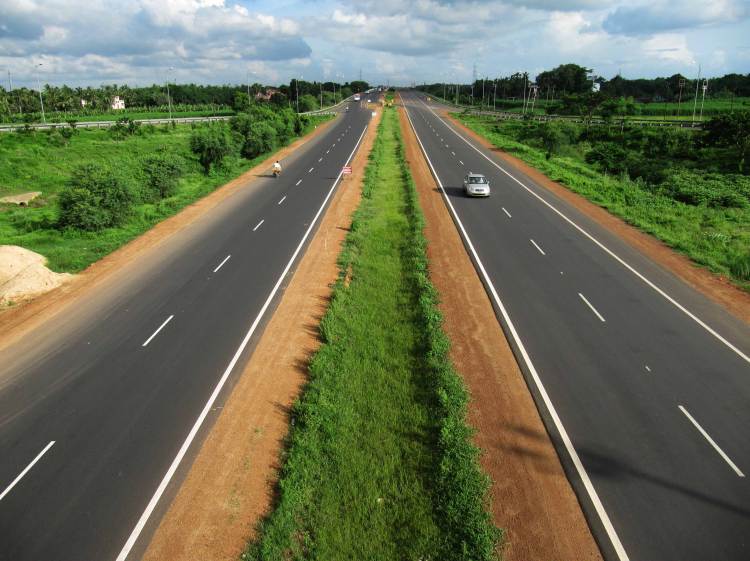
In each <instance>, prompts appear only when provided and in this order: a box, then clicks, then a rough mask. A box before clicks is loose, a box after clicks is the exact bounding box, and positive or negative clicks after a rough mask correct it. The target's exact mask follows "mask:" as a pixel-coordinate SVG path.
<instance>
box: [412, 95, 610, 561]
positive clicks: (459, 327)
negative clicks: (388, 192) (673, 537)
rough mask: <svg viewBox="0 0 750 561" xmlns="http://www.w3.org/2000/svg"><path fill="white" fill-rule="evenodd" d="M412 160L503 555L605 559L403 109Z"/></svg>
mask: <svg viewBox="0 0 750 561" xmlns="http://www.w3.org/2000/svg"><path fill="white" fill-rule="evenodd" d="M400 117H401V129H402V132H403V135H404V140H405V144H406V157H407V160H408V162H409V166H410V168H411V171H412V174H413V175H414V180H415V182H416V184H417V191H418V193H419V200H420V203H421V205H422V209H423V211H424V214H425V219H426V228H425V235H426V236H427V240H428V243H429V246H428V256H429V261H430V276H431V278H432V282H433V283H434V284H435V287H436V288H437V290H438V292H439V293H440V298H441V306H440V308H441V310H442V312H443V314H444V317H445V330H446V332H447V334H448V336H449V338H450V340H451V344H452V350H451V358H452V360H453V362H454V364H455V366H456V369H457V370H458V372H459V373H460V374H461V375H462V376H463V378H464V381H465V383H466V385H467V387H468V389H469V392H470V393H471V396H472V398H471V402H470V405H469V421H470V423H471V424H472V425H473V426H474V427H475V428H476V430H477V434H476V443H477V445H478V446H479V447H480V448H481V449H482V456H481V463H482V467H483V468H484V470H485V471H486V472H487V473H488V474H489V476H490V477H491V479H492V487H491V496H492V505H491V507H492V515H493V518H494V520H495V523H496V524H497V525H498V526H500V527H502V528H505V529H506V531H507V543H506V546H505V550H504V559H505V560H506V561H532V560H533V561H552V560H554V561H589V560H590V561H594V560H598V561H600V560H601V555H600V553H599V548H598V546H597V545H596V542H595V541H594V538H593V537H592V535H591V532H590V530H589V527H588V524H587V523H586V520H585V518H584V516H583V513H582V511H581V508H580V506H579V504H578V500H577V498H576V496H575V494H574V492H573V490H572V488H571V486H570V484H569V483H568V480H567V478H566V476H565V472H564V471H563V468H562V465H561V464H560V460H559V459H558V457H557V453H556V452H555V448H554V446H553V445H552V442H551V440H550V438H549V436H548V434H547V432H546V430H545V427H544V425H543V423H542V420H541V418H540V416H539V413H538V411H537V409H536V405H535V404H534V401H533V399H532V397H531V394H530V393H529V390H528V388H527V386H526V382H525V380H524V378H523V375H522V374H521V371H520V370H519V367H518V364H517V363H516V360H515V357H514V356H513V353H512V351H511V349H510V347H509V345H508V342H507V340H506V339H505V335H504V333H503V331H502V328H501V327H500V325H499V323H498V321H497V318H496V316H495V313H494V310H493V308H492V305H491V303H490V300H489V297H488V296H487V293H486V291H485V289H484V286H483V285H482V282H481V280H480V279H479V276H478V275H477V273H476V270H475V269H474V266H473V264H472V262H471V260H470V259H469V256H468V254H467V253H466V250H465V248H464V245H463V242H462V241H461V238H460V236H459V234H458V231H457V230H456V228H455V225H454V224H453V221H452V219H451V217H450V215H449V214H448V210H447V208H446V206H445V203H444V202H443V200H442V195H441V193H440V192H439V190H438V189H437V185H436V183H435V181H434V179H433V177H432V175H431V173H430V170H429V168H428V167H427V164H426V162H425V160H424V157H423V156H422V153H421V151H420V148H419V145H418V144H417V141H416V138H415V136H414V133H413V131H412V130H411V127H410V125H409V123H408V121H407V120H406V117H405V115H404V113H403V109H401V110H400Z"/></svg>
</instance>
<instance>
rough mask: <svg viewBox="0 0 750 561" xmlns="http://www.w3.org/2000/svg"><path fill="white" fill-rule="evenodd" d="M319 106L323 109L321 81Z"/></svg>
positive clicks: (321, 84) (321, 85)
mask: <svg viewBox="0 0 750 561" xmlns="http://www.w3.org/2000/svg"><path fill="white" fill-rule="evenodd" d="M320 108H321V109H323V82H321V83H320Z"/></svg>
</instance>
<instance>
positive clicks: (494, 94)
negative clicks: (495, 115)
mask: <svg viewBox="0 0 750 561" xmlns="http://www.w3.org/2000/svg"><path fill="white" fill-rule="evenodd" d="M492 110H493V111H497V78H495V87H494V88H493V92H492Z"/></svg>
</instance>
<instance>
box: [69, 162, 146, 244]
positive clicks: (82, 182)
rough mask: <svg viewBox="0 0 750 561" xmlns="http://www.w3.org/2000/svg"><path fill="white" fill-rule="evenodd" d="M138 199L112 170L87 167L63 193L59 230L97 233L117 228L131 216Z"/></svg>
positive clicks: (92, 165) (96, 166) (76, 171)
mask: <svg viewBox="0 0 750 561" xmlns="http://www.w3.org/2000/svg"><path fill="white" fill-rule="evenodd" d="M134 200H135V197H134V196H133V192H132V190H131V189H130V186H129V185H128V184H127V183H126V182H125V180H124V179H123V178H122V177H120V176H119V175H117V174H116V173H115V172H114V171H113V170H112V169H111V168H109V167H107V166H103V165H101V164H85V165H83V166H80V167H78V168H76V169H75V170H74V171H73V174H72V175H71V178H70V181H69V182H68V184H67V186H66V187H65V188H64V189H63V191H62V192H61V193H60V219H59V221H58V226H59V227H60V228H75V229H77V230H86V231H97V230H102V229H104V228H110V227H112V226H118V225H120V224H122V222H123V221H124V220H125V219H126V218H127V217H128V215H129V214H130V210H131V208H132V205H133V202H134Z"/></svg>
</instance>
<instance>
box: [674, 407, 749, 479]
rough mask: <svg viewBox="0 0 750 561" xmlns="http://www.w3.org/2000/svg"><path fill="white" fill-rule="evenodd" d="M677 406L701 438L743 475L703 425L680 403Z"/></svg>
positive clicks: (735, 470)
mask: <svg viewBox="0 0 750 561" xmlns="http://www.w3.org/2000/svg"><path fill="white" fill-rule="evenodd" d="M677 407H679V409H680V411H682V412H683V413H684V414H685V416H686V417H687V418H688V419H690V422H691V423H693V425H695V428H697V429H698V431H699V432H700V433H701V434H702V435H703V438H705V439H706V440H708V442H709V444H711V446H713V447H714V450H716V451H717V452H718V453H719V456H721V457H722V458H724V461H725V462H726V463H728V464H729V467H731V468H732V469H733V470H734V473H736V474H737V475H738V476H739V477H745V474H744V473H742V471H741V470H740V468H738V467H737V465H736V464H735V463H734V462H733V461H732V460H730V459H729V456H727V455H726V454H725V453H724V450H722V449H721V448H719V445H718V444H716V442H714V439H713V438H711V437H710V436H709V434H708V433H707V432H706V431H705V430H703V427H702V426H700V425H699V424H698V421H696V420H695V419H694V418H693V416H692V415H691V414H690V413H688V410H687V409H685V408H684V407H683V406H682V405H678V406H677Z"/></svg>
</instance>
